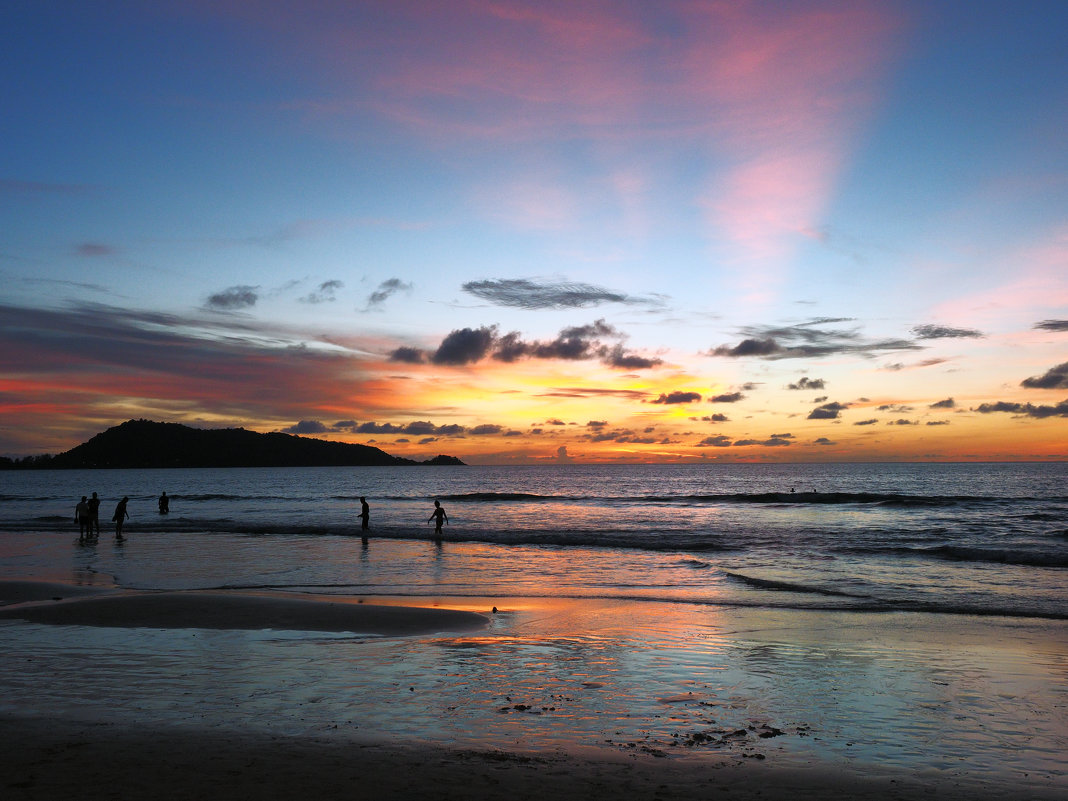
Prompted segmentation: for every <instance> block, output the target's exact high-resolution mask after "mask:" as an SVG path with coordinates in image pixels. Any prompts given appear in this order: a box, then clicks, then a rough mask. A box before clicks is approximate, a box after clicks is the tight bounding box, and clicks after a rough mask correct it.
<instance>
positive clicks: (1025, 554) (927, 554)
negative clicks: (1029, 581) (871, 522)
mask: <svg viewBox="0 0 1068 801" xmlns="http://www.w3.org/2000/svg"><path fill="white" fill-rule="evenodd" d="M1066 534H1068V532H1066ZM841 552H843V553H854V554H859V555H887V556H894V555H900V556H908V557H923V558H929V559H941V560H944V561H947V562H977V563H989V564H999V565H1020V566H1022V567H1068V554H1066V553H1064V552H1063V551H1061V550H1058V551H1056V552H1051V551H1041V550H1024V549H1020V548H994V547H983V546H979V545H932V546H927V547H907V546H898V547H889V548H878V547H873V548H863V547H859V548H858V547H850V548H842V549H841Z"/></svg>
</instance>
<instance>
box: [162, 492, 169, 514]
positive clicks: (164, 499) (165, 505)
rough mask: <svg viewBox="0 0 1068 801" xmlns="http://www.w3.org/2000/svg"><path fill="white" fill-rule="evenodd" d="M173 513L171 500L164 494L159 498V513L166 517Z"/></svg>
mask: <svg viewBox="0 0 1068 801" xmlns="http://www.w3.org/2000/svg"><path fill="white" fill-rule="evenodd" d="M170 511H171V499H170V498H168V497H167V493H166V492H164V493H163V494H162V495H160V496H159V513H160V514H161V515H165V514H167V513H169V512H170Z"/></svg>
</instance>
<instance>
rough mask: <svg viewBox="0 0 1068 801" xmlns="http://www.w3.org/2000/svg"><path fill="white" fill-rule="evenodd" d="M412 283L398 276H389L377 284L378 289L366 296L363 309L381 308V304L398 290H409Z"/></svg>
mask: <svg viewBox="0 0 1068 801" xmlns="http://www.w3.org/2000/svg"><path fill="white" fill-rule="evenodd" d="M411 290H412V285H411V284H410V283H406V282H404V281H402V280H401V279H399V278H389V279H387V280H385V281H383V282H382V283H381V284H379V285H378V289H376V290H375V291H374V292H372V293H371V294H370V295H368V296H367V305H366V307H365V311H371V310H375V309H381V308H382V306H383V304H385V302H386V301H387V300H389V299H390V298H391V297H393V296H394V295H396V294H397V293H398V292H411Z"/></svg>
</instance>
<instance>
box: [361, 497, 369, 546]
mask: <svg viewBox="0 0 1068 801" xmlns="http://www.w3.org/2000/svg"><path fill="white" fill-rule="evenodd" d="M370 527H371V507H370V506H368V505H367V499H366V498H365V497H363V496H362V495H361V496H360V528H361V529H363V530H364V531H367V529H369V528H370ZM363 538H364V539H367V535H366V534H364V535H363Z"/></svg>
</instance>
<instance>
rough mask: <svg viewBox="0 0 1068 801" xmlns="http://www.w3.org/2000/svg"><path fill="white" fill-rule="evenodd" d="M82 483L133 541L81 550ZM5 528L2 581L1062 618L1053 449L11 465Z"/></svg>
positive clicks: (3, 480)
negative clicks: (868, 458) (766, 459)
mask: <svg viewBox="0 0 1068 801" xmlns="http://www.w3.org/2000/svg"><path fill="white" fill-rule="evenodd" d="M94 491H95V492H98V493H99V494H100V497H101V498H103V499H104V502H103V505H102V507H101V519H102V521H103V528H104V529H105V534H104V537H103V539H102V542H104V543H106V542H107V541H108V538H109V537H110V532H109V531H108V529H110V527H111V524H110V522H109V521H110V517H111V513H112V510H113V508H114V506H115V503H116V501H117V500H118V499H119V498H120V497H121V496H128V497H129V498H130V501H129V505H128V511H129V513H130V516H131V517H130V520H129V521H128V522H127V523H126V528H125V533H126V534H127V536H128V537H130V538H131V544H130V546H129V547H126V548H123V549H121V550H116V549H114V548H109V547H103V546H102V545H96V546H90V547H82V548H78V547H75V546H74V544H73V540H74V539H76V533H77V532H76V525H75V524H74V523H73V515H74V506H75V504H76V503H77V501H78V500H79V499H80V498H81V496H82V495H87V494H89V493H91V492H94ZM162 492H167V494H168V496H169V497H170V498H171V503H170V509H171V511H170V513H169V514H167V515H161V514H159V513H158V512H157V498H158V496H159V495H160V494H161V493H162ZM360 496H365V497H366V498H367V499H368V502H369V504H370V506H371V528H370V531H369V532H368V533H369V534H370V538H369V542H368V543H367V544H366V545H365V544H364V543H363V542H362V540H361V533H362V532H361V531H360V522H359V519H358V515H359V509H360V504H359V498H360ZM434 500H439V501H440V502H441V504H442V505H443V506H444V507H445V509H446V512H447V514H448V516H449V523H448V525H447V526H446V527H445V538H444V542H443V543H441V545H440V547H438V546H437V545H434V546H433V547H431V544H430V542H431V541H430V538H431V535H432V533H433V527H432V526H431V525H430V524H428V522H427V520H428V518H429V516H430V513H431V512H432V511H433V501H434ZM0 531H3V532H8V533H9V534H10V535H12V536H11V537H7V538H5V542H6V543H8V544H7V545H6V546H5V547H6V548H7V549H8V550H9V551H11V552H9V553H5V554H4V555H3V556H4V559H3V563H2V566H0V570H2V571H3V575H6V576H8V577H16V576H29V575H40V573H41V571H42V570H45V569H46V566H54V564H55V561H56V554H55V553H53V552H52V551H53V549H54V548H61V549H63V550H64V551H67V550H69V556H66V557H63V559H62V560H61V561H62V562H63V563H66V562H69V565H70V573H69V575H67V574H66V573H65V570H64V573H65V575H62V576H55V575H52V576H50V577H52V578H62V579H64V580H70V579H72V578H73V579H74V580H77V581H82V582H92V583H98V584H105V583H109V582H112V583H114V584H116V585H118V586H120V587H126V588H131V589H135V588H136V589H189V588H198V589H206V588H221V587H228V588H262V589H276V590H282V591H293V592H304V591H314V592H317V593H327V594H345V595H368V596H373V595H393V596H452V597H463V596H477V597H497V596H523V597H538V596H551V597H557V598H559V597H574V598H583V597H599V598H606V599H621V600H625V599H644V600H663V601H671V602H684V603H700V604H706V603H708V604H725V605H740V606H755V607H779V608H799V609H854V610H872V611H895V610H897V611H927V612H945V613H951V614H952V613H963V614H973V615H997V616H1007V617H1024V618H1026V617H1038V618H1062V619H1063V618H1068V580H1066V577H1068V464H1065V463H997V464H848V465H842V464H835V465H613V466H607V465H557V466H507V467H488V466H486V467H474V466H466V467H461V466H449V467H421V466H420V467H356V468H337V467H329V468H326V467H324V468H248V469H211V470H207V469H174V470H94V471H78V470H75V471H9V472H5V473H0ZM57 533H62V534H64V535H66V536H62V537H59V538H58V539H57V538H56V536H55V535H56V534H57ZM47 569H48V570H53V572H54V569H53V568H52V567H49V568H47Z"/></svg>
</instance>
